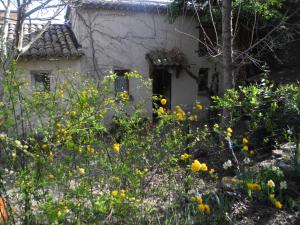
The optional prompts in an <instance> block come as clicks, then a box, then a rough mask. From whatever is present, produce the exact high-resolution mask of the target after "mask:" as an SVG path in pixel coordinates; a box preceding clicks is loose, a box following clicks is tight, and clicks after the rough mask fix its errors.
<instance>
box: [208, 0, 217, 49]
mask: <svg viewBox="0 0 300 225" xmlns="http://www.w3.org/2000/svg"><path fill="white" fill-rule="evenodd" d="M208 4H209V13H210V17H211V22H212V24H213V27H214V31H215V35H216V45H217V46H219V38H218V32H217V28H216V24H215V21H214V16H213V13H212V7H211V2H210V0H208Z"/></svg>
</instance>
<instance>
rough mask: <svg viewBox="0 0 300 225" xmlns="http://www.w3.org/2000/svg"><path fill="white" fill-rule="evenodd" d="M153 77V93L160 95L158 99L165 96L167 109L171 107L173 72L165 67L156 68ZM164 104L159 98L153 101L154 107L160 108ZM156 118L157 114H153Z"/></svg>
mask: <svg viewBox="0 0 300 225" xmlns="http://www.w3.org/2000/svg"><path fill="white" fill-rule="evenodd" d="M152 78H153V86H152V90H153V95H154V96H158V97H159V98H158V99H161V98H165V99H167V104H166V105H165V106H164V108H166V109H170V108H171V74H170V73H169V72H168V71H167V70H165V69H155V70H154V71H153V72H152ZM160 106H162V105H161V103H160V101H159V100H157V101H155V102H153V107H154V108H158V107H160ZM153 117H154V118H156V117H157V115H155V114H154V115H153Z"/></svg>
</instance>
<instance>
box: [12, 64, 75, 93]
mask: <svg viewBox="0 0 300 225" xmlns="http://www.w3.org/2000/svg"><path fill="white" fill-rule="evenodd" d="M17 69H18V71H19V72H20V73H21V74H22V76H24V77H25V79H26V80H28V81H29V83H30V84H31V85H33V84H34V82H33V76H32V74H31V72H32V71H49V72H50V88H51V89H53V88H54V87H55V84H57V83H59V82H60V81H61V80H63V79H64V76H68V75H70V76H71V75H72V74H73V73H75V72H80V71H81V68H80V59H79V58H71V59H64V58H58V59H51V60H49V59H37V58H34V59H28V58H27V59H20V60H19V61H18V63H17Z"/></svg>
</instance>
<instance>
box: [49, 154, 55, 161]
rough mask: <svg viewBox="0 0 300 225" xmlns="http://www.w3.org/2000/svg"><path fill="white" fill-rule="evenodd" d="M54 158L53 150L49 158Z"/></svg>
mask: <svg viewBox="0 0 300 225" xmlns="http://www.w3.org/2000/svg"><path fill="white" fill-rule="evenodd" d="M53 158H54V155H53V152H49V159H50V160H53Z"/></svg>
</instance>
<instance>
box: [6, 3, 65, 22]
mask: <svg viewBox="0 0 300 225" xmlns="http://www.w3.org/2000/svg"><path fill="white" fill-rule="evenodd" d="M3 2H4V3H6V2H7V0H3ZM11 2H12V4H11V10H16V0H11ZM32 2H33V4H31V5H30V6H29V10H30V9H32V8H35V7H37V6H38V5H40V4H41V3H43V2H45V0H33V1H32ZM58 3H59V0H53V1H52V3H51V5H55V4H58ZM4 9H5V8H4V6H3V4H2V3H1V1H0V10H4ZM55 11H56V9H44V10H39V11H38V12H37V13H34V14H33V15H32V16H31V19H32V23H45V19H47V18H49V17H52V16H53V15H54V13H55ZM65 14H66V7H64V8H63V9H62V11H61V12H60V13H59V14H58V16H57V17H56V18H55V19H53V20H52V23H64V16H65ZM37 19H38V20H37Z"/></svg>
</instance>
